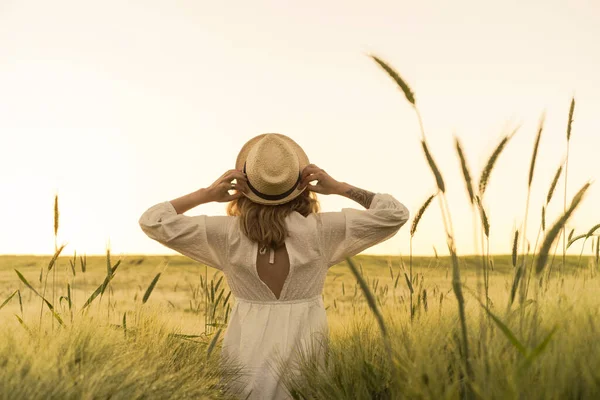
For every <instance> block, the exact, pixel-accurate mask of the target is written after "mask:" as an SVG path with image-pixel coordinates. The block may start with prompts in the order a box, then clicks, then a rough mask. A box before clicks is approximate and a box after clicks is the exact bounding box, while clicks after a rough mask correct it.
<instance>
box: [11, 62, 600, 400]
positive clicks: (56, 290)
mask: <svg viewBox="0 0 600 400" xmlns="http://www.w3.org/2000/svg"><path fill="white" fill-rule="evenodd" d="M372 58H373V60H374V61H375V62H376V64H377V65H378V66H379V67H381V68H382V69H383V71H384V72H385V73H387V74H388V75H389V76H390V77H391V78H392V82H394V83H395V84H396V86H397V87H398V89H399V91H400V93H401V94H403V95H404V97H405V99H406V101H407V102H408V106H409V107H412V108H413V109H414V111H415V118H416V119H417V120H418V122H419V126H420V128H421V144H422V150H423V155H424V157H425V158H426V160H427V162H428V165H429V167H430V169H431V173H432V177H433V179H434V180H435V183H436V186H437V191H436V193H434V194H432V195H431V196H430V197H429V198H428V199H427V200H426V201H425V202H424V204H423V205H422V206H421V207H420V209H419V210H417V211H416V212H412V215H413V218H412V221H410V225H411V226H410V228H409V227H406V228H404V229H408V228H409V229H410V243H409V249H410V250H409V254H408V255H406V256H404V257H384V256H366V255H358V256H356V257H353V258H352V259H347V260H346V261H345V262H343V263H341V264H338V265H336V266H333V267H332V268H331V269H330V271H329V273H328V276H327V280H326V284H325V289H324V293H323V295H324V302H325V306H326V309H327V314H328V320H329V327H330V342H329V347H328V353H327V354H328V356H327V363H326V364H324V365H322V364H320V363H319V362H318V361H317V360H315V359H313V357H312V356H311V353H309V352H307V353H303V355H302V363H301V365H300V366H299V367H300V370H301V374H300V375H299V376H295V375H291V374H286V375H284V378H285V382H286V385H287V387H288V389H289V390H290V393H291V394H292V396H293V397H294V398H295V399H597V398H600V347H599V346H598V345H597V342H598V340H599V339H600V323H599V313H600V296H598V293H599V289H600V287H599V284H600V278H599V276H598V275H599V272H600V224H597V225H592V224H590V225H591V226H590V227H587V228H586V230H585V231H583V232H578V233H577V234H575V232H574V231H573V230H571V231H570V232H566V228H565V227H566V225H567V222H568V221H569V219H570V218H571V216H572V215H573V214H574V213H576V212H577V208H578V207H579V205H580V203H581V201H582V200H583V199H584V197H585V194H586V191H587V190H588V188H589V187H590V185H591V183H586V184H585V185H583V186H582V187H581V188H579V190H578V191H577V192H576V194H575V196H573V197H572V198H570V199H567V196H566V193H567V184H568V162H569V157H568V155H569V143H570V141H571V140H574V138H575V137H576V136H575V135H572V121H573V115H574V113H575V104H576V103H575V99H572V100H571V103H570V108H569V110H568V117H569V118H568V126H567V131H566V135H565V139H566V140H565V143H566V146H565V150H566V158H565V161H564V163H563V164H561V165H560V167H559V168H558V170H557V171H556V173H555V175H554V179H553V180H552V182H549V183H548V190H547V193H545V201H544V204H541V205H537V206H536V205H531V204H530V194H531V184H532V181H533V180H534V179H535V166H536V160H537V159H538V158H539V157H542V156H543V155H539V154H538V146H539V143H540V138H541V137H542V135H543V131H544V116H542V118H540V124H539V128H538V129H537V131H536V132H535V141H534V146H533V149H532V157H531V160H530V164H529V165H530V166H529V169H528V170H527V171H523V176H524V177H528V180H527V182H528V195H527V200H526V203H525V204H524V210H525V213H524V215H525V220H524V222H523V224H522V225H521V226H520V227H519V228H518V229H516V230H515V232H514V238H513V246H512V253H511V254H507V255H491V254H489V237H490V230H491V228H490V225H489V222H488V219H487V212H486V208H485V192H486V188H487V186H488V182H489V180H490V177H491V176H492V175H493V171H494V166H495V164H496V161H497V160H498V159H499V158H500V157H502V152H503V150H504V148H505V147H506V145H507V143H508V142H509V141H510V139H511V137H512V135H513V134H514V131H513V132H511V133H509V134H507V135H506V136H504V137H503V138H501V140H500V141H499V143H498V145H497V147H496V148H495V149H494V151H493V152H492V153H491V154H490V155H489V158H488V162H487V164H486V166H485V168H484V169H483V170H482V171H481V173H479V174H477V175H478V179H476V178H477V177H476V176H475V175H474V174H473V172H472V171H470V170H469V167H468V162H467V161H466V158H467V157H466V155H465V154H464V151H463V149H462V147H461V143H460V141H458V140H456V142H455V148H454V149H452V152H455V153H456V156H457V163H458V164H459V165H460V167H461V171H462V175H463V178H464V181H463V182H458V183H457V182H452V183H451V184H452V185H461V186H464V188H465V190H466V192H467V195H468V200H469V202H470V205H471V209H472V213H473V217H474V221H477V224H476V228H477V229H475V230H474V232H473V237H474V239H475V242H476V243H478V244H479V245H480V247H479V250H478V251H480V253H481V254H476V255H472V256H464V255H461V254H458V251H457V249H456V246H455V242H454V237H455V232H454V226H453V221H452V215H451V213H450V208H449V206H448V201H447V199H446V188H447V185H448V182H446V181H445V180H444V174H443V171H441V170H440V169H439V168H438V166H437V165H436V162H435V155H434V154H432V153H431V151H430V148H429V146H428V141H427V134H426V132H425V130H424V128H423V123H422V120H421V115H420V112H419V109H418V106H417V105H418V103H417V100H416V96H415V93H414V92H413V91H412V90H411V89H410V87H409V85H408V84H407V83H406V82H404V81H403V80H402V78H401V77H400V75H399V74H398V72H396V71H395V70H394V69H393V68H392V67H390V66H389V65H388V64H387V63H386V62H385V61H383V60H382V59H380V58H378V57H375V56H372ZM559 180H564V190H565V191H564V193H556V190H555V189H556V187H557V182H558V181H559ZM561 195H562V196H561ZM561 197H562V198H561ZM551 202H552V203H555V202H561V203H562V204H561V205H562V206H563V212H562V213H561V215H560V216H559V217H558V218H557V219H556V220H554V221H546V217H545V210H546V207H547V206H548V205H549V204H550V203H551ZM436 203H437V204H439V207H440V210H441V212H442V221H441V224H440V230H442V231H443V232H444V233H445V236H446V238H447V246H448V248H447V250H448V252H447V253H445V254H449V256H446V257H438V256H437V255H436V256H435V257H413V254H412V244H413V239H414V238H415V237H418V224H419V221H420V219H421V218H422V217H423V216H424V215H425V214H426V213H427V210H428V208H429V207H433V206H434V205H435V204H436ZM530 207H536V208H537V207H540V210H539V211H541V212H539V213H538V209H536V210H535V213H536V215H540V216H541V218H540V219H539V220H535V221H533V219H528V215H529V211H530ZM54 215H55V218H54V233H55V238H56V234H57V231H58V229H59V227H60V223H59V221H60V212H59V207H58V197H57V198H55V203H54ZM532 215H533V213H532ZM532 221H533V223H534V224H535V225H534V226H533V227H531V226H530V227H529V229H530V230H531V232H535V231H536V230H537V232H538V233H537V237H536V238H535V241H534V242H533V243H530V242H529V240H523V238H530V237H531V236H533V235H532V234H531V232H529V235H528V232H527V229H528V226H527V225H528V224H527V222H530V223H531V222H532ZM461 228H463V229H464V227H461ZM534 237H535V236H534ZM420 240H422V239H420ZM586 244H588V245H589V244H591V245H592V254H586V255H584V254H583V250H584V246H585V245H586ZM571 246H574V247H573V248H575V249H579V248H581V253H580V255H579V256H571V255H567V254H566V253H567V249H568V248H571ZM55 248H56V252H55V254H54V256H53V257H52V256H36V257H34V256H0V283H1V285H0V301H1V303H0V321H1V323H2V330H1V331H0V364H1V371H2V374H1V375H0V396H1V397H2V398H3V399H109V398H110V399H226V398H232V393H227V391H225V390H223V388H224V387H225V385H224V384H226V383H227V382H229V381H231V380H235V379H238V378H239V377H240V376H241V374H243V370H241V369H240V367H239V366H236V365H233V364H222V363H219V362H218V360H219V357H218V355H219V351H220V340H221V338H222V334H223V330H224V329H225V327H226V325H227V321H228V317H229V313H230V311H231V306H232V304H233V301H234V299H232V297H231V295H230V292H229V289H228V287H227V283H226V281H225V280H224V279H223V276H222V275H221V274H220V273H219V272H218V271H216V270H213V269H211V268H208V267H206V266H203V265H200V264H198V263H196V262H193V261H191V260H189V259H187V258H186V257H183V256H146V255H128V256H122V257H115V256H111V254H110V250H107V253H106V255H105V256H95V257H92V256H90V257H86V256H85V255H80V254H79V255H78V254H77V253H76V251H73V250H71V249H69V250H68V251H73V256H68V255H66V252H67V250H66V249H65V247H64V245H60V246H59V245H58V244H57V243H56V239H55ZM573 248H572V249H573Z"/></svg>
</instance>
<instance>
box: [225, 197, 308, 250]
mask: <svg viewBox="0 0 600 400" xmlns="http://www.w3.org/2000/svg"><path fill="white" fill-rule="evenodd" d="M319 209H320V205H319V200H318V199H317V195H316V193H315V192H312V191H309V190H305V191H303V192H302V193H301V194H300V195H298V197H296V198H295V199H293V200H291V201H289V202H287V203H284V204H278V205H266V204H259V203H255V202H253V201H252V200H250V199H248V198H247V197H246V196H242V197H240V198H238V199H236V200H233V201H231V202H229V204H227V215H230V216H234V217H235V216H238V217H240V218H239V224H240V229H241V231H242V232H243V233H244V234H245V235H246V236H247V237H248V238H249V239H250V240H252V241H253V242H257V243H258V244H259V246H261V247H262V246H270V247H273V248H278V247H279V246H281V245H283V244H284V241H285V238H286V237H287V236H288V230H287V227H286V225H285V218H286V217H287V216H288V215H289V214H290V213H292V212H293V211H297V212H299V213H300V214H302V216H304V217H307V216H308V215H309V214H311V213H317V212H319Z"/></svg>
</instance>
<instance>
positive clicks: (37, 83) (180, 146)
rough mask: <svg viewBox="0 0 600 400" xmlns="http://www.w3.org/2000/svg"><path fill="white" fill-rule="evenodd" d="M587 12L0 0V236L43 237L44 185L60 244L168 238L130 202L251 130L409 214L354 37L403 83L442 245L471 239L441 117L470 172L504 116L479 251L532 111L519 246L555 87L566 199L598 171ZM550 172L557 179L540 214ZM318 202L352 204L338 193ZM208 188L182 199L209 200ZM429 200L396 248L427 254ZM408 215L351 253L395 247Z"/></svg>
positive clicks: (410, 151) (144, 242)
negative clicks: (154, 231) (437, 173)
mask: <svg viewBox="0 0 600 400" xmlns="http://www.w3.org/2000/svg"><path fill="white" fill-rule="evenodd" d="M599 18H600V3H599V2H597V1H594V0H590V1H566V0H565V1H547V0H546V1H541V0H540V1H515V0H511V1H502V2H499V1H497V2H490V1H480V0H479V1H476V0H469V1H467V0H457V1H453V2H447V1H418V2H417V1H369V2H367V1H304V2H289V1H237V2H218V1H199V0H195V1H172V0H170V1H167V0H163V1H128V2H123V1H115V0H103V1H96V2H91V1H61V0H56V1H52V2H49V1H41V0H40V1H27V0H18V1H17V0H14V1H10V0H8V1H7V0H0V188H1V196H0V209H2V210H3V218H2V227H3V229H0V254H32V253H43V254H50V253H52V252H53V249H54V242H53V222H52V218H53V214H52V208H53V197H54V194H55V193H56V192H58V194H59V198H60V209H61V220H60V231H59V242H62V241H67V242H69V245H68V247H67V249H66V250H65V254H72V253H73V251H74V250H77V252H78V253H79V254H80V253H84V252H86V253H87V254H102V253H104V252H105V248H106V246H107V242H108V241H109V240H110V246H111V249H112V253H113V254H119V253H120V254H127V253H136V254H139V253H149V254H150V253H159V254H173V252H172V251H171V250H169V249H167V248H165V247H163V246H162V245H160V244H158V243H156V242H154V241H152V240H151V239H149V238H148V237H147V236H145V234H144V233H143V232H142V231H141V229H140V228H139V225H138V219H139V217H140V215H141V214H142V213H143V211H145V210H146V209H147V208H148V207H150V206H152V205H154V204H155V203H158V202H161V201H166V200H171V199H174V198H176V197H179V196H181V195H184V194H187V193H189V192H192V191H194V190H196V189H199V188H201V187H207V186H209V185H210V184H211V183H212V182H213V181H214V180H215V179H216V178H218V177H219V176H220V175H221V174H223V173H224V172H225V171H226V170H228V169H231V168H233V167H234V163H235V158H236V155H237V153H238V151H239V150H240V148H241V147H242V145H243V144H244V143H245V142H246V141H247V140H248V139H250V138H251V137H253V136H255V135H258V134H261V133H266V132H278V133H283V134H286V135H288V136H290V137H292V138H293V139H294V140H296V141H297V142H298V143H299V144H300V145H301V146H302V147H303V148H304V149H305V151H306V153H307V154H308V157H309V159H310V161H311V162H313V163H315V164H316V165H318V166H320V167H322V168H323V169H326V170H327V172H328V173H329V174H331V175H332V176H333V177H334V178H335V179H337V180H340V181H345V182H348V183H350V184H353V185H355V186H358V187H361V188H363V189H367V190H370V191H373V192H384V193H390V194H392V195H393V196H395V197H396V198H397V199H399V200H400V201H401V202H403V203H404V204H405V205H406V206H407V207H408V208H409V209H410V210H411V213H412V216H414V215H415V213H416V211H417V209H418V208H419V206H420V205H421V203H422V202H423V201H424V200H425V199H426V198H427V197H428V195H429V194H431V193H432V192H434V190H435V180H434V179H433V176H432V175H431V172H430V170H429V169H428V166H427V164H426V161H425V158H424V157H423V154H422V150H421V147H420V143H419V138H420V137H419V129H418V123H417V119H416V117H415V114H414V112H413V111H412V109H411V107H409V104H408V103H407V101H406V100H405V98H404V96H403V95H402V94H401V92H399V90H398V89H397V88H396V87H395V84H394V83H393V82H392V80H391V79H390V78H389V77H388V76H387V75H386V74H385V73H384V72H383V71H382V70H381V69H380V68H379V67H378V66H377V65H376V64H375V63H374V62H373V61H372V60H371V59H370V58H369V57H368V56H367V54H369V53H374V54H376V55H378V56H380V57H381V58H383V59H384V60H387V61H388V62H389V63H390V65H392V66H393V67H394V68H396V70H397V71H398V72H399V73H400V74H401V75H402V76H403V77H404V78H405V80H406V81H407V82H408V83H409V84H410V85H411V87H412V89H413V91H414V92H415V93H416V98H417V102H418V105H419V107H420V109H421V112H422V115H423V119H424V124H425V128H426V131H427V135H428V140H429V143H430V147H431V150H432V152H433V155H434V158H435V159H436V161H437V163H438V165H439V167H440V168H441V169H442V171H443V173H444V177H445V180H446V186H447V187H448V201H449V205H450V210H451V212H452V217H453V221H454V226H455V230H456V236H457V248H458V251H459V253H460V254H467V253H472V252H473V235H472V217H471V212H470V208H469V205H468V200H467V196H466V192H465V189H464V183H463V180H462V177H461V175H460V168H459V163H458V159H457V157H456V153H455V151H454V145H453V135H454V134H456V135H457V136H458V137H459V138H460V139H461V140H462V143H463V146H464V149H465V151H466V155H467V158H468V161H469V164H470V167H471V170H472V173H473V175H475V176H476V178H478V177H479V174H480V171H481V169H482V168H483V166H484V164H485V162H486V160H487V158H488V156H489V154H490V153H491V151H492V150H493V149H494V147H495V146H496V144H497V142H498V140H499V139H500V137H501V135H502V134H503V133H506V132H507V131H508V130H509V129H511V128H512V127H514V126H516V125H518V124H521V129H520V130H519V132H518V133H517V135H516V136H515V137H514V138H513V139H512V141H511V142H510V143H509V144H508V146H507V148H506V150H505V151H504V153H503V154H502V155H501V157H500V159H499V161H498V163H497V165H496V168H495V170H494V172H493V173H492V176H491V179H490V184H489V187H488V190H487V192H486V195H485V200H484V201H485V205H486V207H487V210H488V214H489V219H490V223H491V233H492V237H491V252H492V253H509V252H510V249H511V243H512V235H513V230H514V228H515V226H519V225H521V223H522V220H523V217H524V211H525V195H526V186H527V175H528V169H529V161H530V157H531V152H532V146H533V142H534V138H535V134H536V129H537V124H538V120H539V118H540V115H541V114H542V112H543V111H544V110H545V111H546V129H545V131H544V134H543V137H542V141H541V146H540V154H539V157H538V164H537V169H536V175H535V178H534V182H533V194H532V197H531V211H530V220H529V229H528V238H529V240H530V241H531V242H532V245H533V242H534V241H535V237H536V234H537V231H538V227H539V215H540V208H541V205H542V203H543V201H544V199H545V196H546V193H547V189H548V186H549V184H550V181H551V180H552V177H553V175H554V172H555V170H556V168H557V167H558V165H559V164H560V163H561V161H562V159H563V158H564V157H565V154H566V148H565V143H566V135H565V131H566V125H567V116H568V109H569V103H570V100H571V96H573V95H575V97H576V101H577V106H576V110H575V122H574V124H573V134H572V143H571V155H570V157H571V158H570V163H569V182H568V199H569V201H570V199H571V198H572V196H573V194H574V193H575V192H576V191H577V190H578V189H579V188H580V187H581V186H582V185H583V184H584V183H585V182H586V181H588V180H595V179H596V178H597V177H598V175H599V174H598V161H597V158H596V156H597V153H598V151H599V149H600V74H598V71H600V46H599V45H598V42H599V40H600V24H598V20H599ZM599 184H600V183H599V182H595V183H594V184H593V185H592V187H591V189H590V190H589V192H588V196H587V197H586V198H585V200H584V202H583V203H582V205H581V207H580V209H579V210H578V212H577V214H576V215H575V217H574V218H573V219H572V220H571V221H570V223H569V228H575V232H576V234H577V233H583V232H585V231H587V230H588V229H589V228H590V227H591V226H593V225H595V224H596V223H599V222H600V209H599V208H598V203H599V202H600V188H599V187H598V185H599ZM563 190H564V180H562V179H561V181H560V182H559V185H558V187H557V193H556V194H555V198H554V199H553V201H552V203H551V206H550V208H549V210H548V220H549V223H550V222H552V221H554V220H555V219H556V218H557V216H558V215H559V212H560V211H562V208H563ZM321 204H322V208H323V210H325V211H335V210H339V209H341V208H343V207H355V208H361V206H359V205H358V204H356V203H354V202H352V201H351V200H348V199H345V198H342V197H338V196H321ZM225 206H226V205H225V203H212V204H205V205H200V206H199V207H197V208H195V209H193V210H191V211H189V212H187V213H186V215H198V214H209V215H223V214H225ZM440 215H441V214H440V211H439V204H438V202H437V201H435V202H434V203H432V205H431V207H430V209H429V211H428V212H427V214H426V215H425V216H424V218H423V219H422V221H421V223H420V225H419V229H418V231H417V234H416V236H415V241H414V247H413V249H414V252H415V254H432V252H433V250H432V249H433V246H435V247H436V248H437V250H438V251H439V253H440V254H447V248H446V247H445V236H444V231H443V226H442V224H441V219H440ZM412 216H411V221H409V223H408V224H407V225H406V226H405V227H403V228H402V229H401V231H400V232H399V233H398V234H397V235H396V236H395V237H394V238H393V239H390V240H389V241H387V242H385V243H383V244H380V245H378V246H375V247H373V248H371V249H369V250H368V251H367V252H366V253H370V254H394V255H397V254H403V255H407V254H408V250H409V241H408V238H409V229H410V223H411V222H412ZM573 250H574V251H573V254H578V252H579V251H580V247H579V246H577V247H576V248H575V249H573ZM589 251H590V246H589V243H588V244H587V245H586V252H589Z"/></svg>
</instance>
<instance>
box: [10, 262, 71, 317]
mask: <svg viewBox="0 0 600 400" xmlns="http://www.w3.org/2000/svg"><path fill="white" fill-rule="evenodd" d="M15 272H16V273H17V276H18V277H19V279H20V280H21V282H23V283H24V284H25V286H27V287H28V288H29V289H31V291H32V292H33V293H35V294H36V295H37V296H38V297H40V298H41V299H42V301H43V302H44V303H46V305H47V306H48V308H49V309H50V311H51V312H52V315H53V316H54V318H55V319H56V320H57V321H58V323H59V324H60V325H61V326H64V325H65V324H64V323H63V321H62V318H60V315H58V314H57V313H56V311H54V306H53V305H52V303H50V302H49V301H48V300H46V298H45V297H44V296H42V295H41V294H40V293H39V292H38V291H37V290H35V289H34V288H33V286H31V284H30V283H29V282H28V281H27V279H25V277H24V276H23V274H21V273H20V272H19V271H18V270H16V269H15Z"/></svg>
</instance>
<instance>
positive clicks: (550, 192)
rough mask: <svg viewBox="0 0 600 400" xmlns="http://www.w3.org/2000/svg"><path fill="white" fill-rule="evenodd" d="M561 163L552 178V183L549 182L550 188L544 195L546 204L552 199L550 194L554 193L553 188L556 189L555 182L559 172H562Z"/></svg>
mask: <svg viewBox="0 0 600 400" xmlns="http://www.w3.org/2000/svg"><path fill="white" fill-rule="evenodd" d="M562 168H563V166H562V164H561V166H560V167H558V169H557V170H556V173H555V174H554V179H552V183H551V184H550V189H548V195H547V196H546V205H548V204H550V200H552V195H554V189H556V184H557V183H558V178H560V174H561V173H562Z"/></svg>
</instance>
